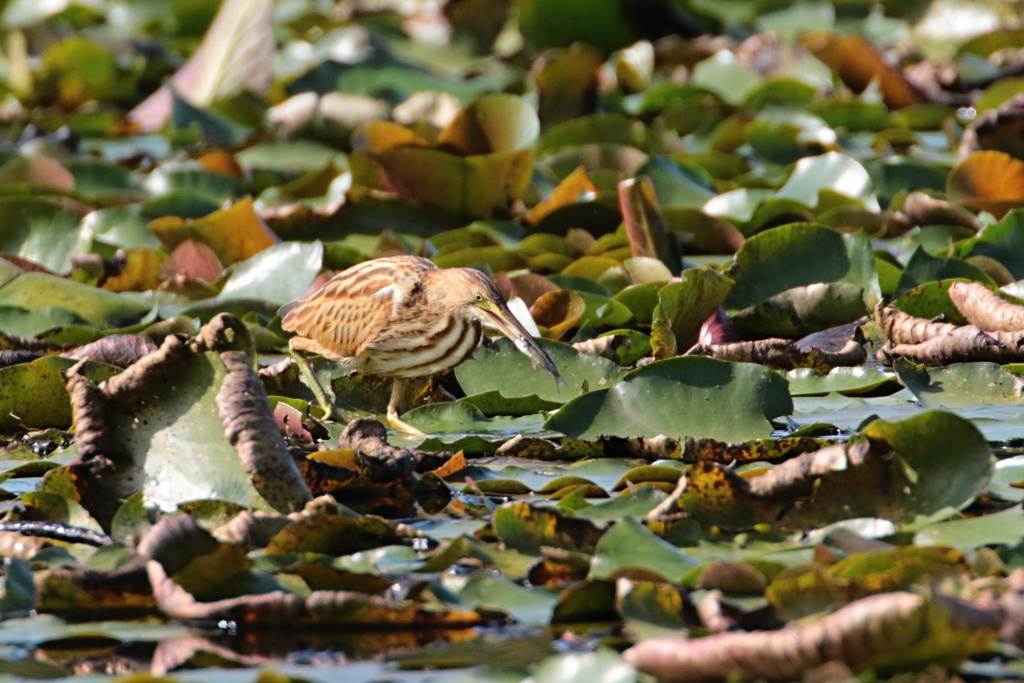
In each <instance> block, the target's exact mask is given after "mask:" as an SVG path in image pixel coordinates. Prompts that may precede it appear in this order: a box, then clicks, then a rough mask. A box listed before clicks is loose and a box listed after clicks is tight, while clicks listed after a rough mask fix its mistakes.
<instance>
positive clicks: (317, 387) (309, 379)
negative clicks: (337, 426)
mask: <svg viewBox="0 0 1024 683" xmlns="http://www.w3.org/2000/svg"><path fill="white" fill-rule="evenodd" d="M288 350H289V351H291V354H292V358H293V359H295V363H296V365H298V366H299V374H301V375H302V379H304V380H305V381H306V384H307V385H308V386H309V388H310V389H312V390H313V395H314V396H316V402H317V403H319V404H320V407H321V408H323V409H324V410H325V411H327V417H329V418H334V419H336V420H338V421H339V422H344V420H343V419H342V418H341V416H340V415H338V413H337V411H335V409H334V403H333V402H332V401H331V400H330V399H329V398H327V392H326V391H324V387H323V385H322V384H320V380H318V379H317V378H316V375H315V374H314V373H313V368H312V367H310V365H309V361H308V360H306V357H305V356H304V355H303V353H302V351H299V350H298V349H296V348H295V347H294V346H292V344H291V342H289V343H288Z"/></svg>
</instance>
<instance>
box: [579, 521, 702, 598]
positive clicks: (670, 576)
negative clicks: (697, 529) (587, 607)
mask: <svg viewBox="0 0 1024 683" xmlns="http://www.w3.org/2000/svg"><path fill="white" fill-rule="evenodd" d="M699 564H700V563H699V562H698V561H697V560H695V559H694V558H692V557H690V556H689V555H687V554H686V553H684V552H683V551H681V550H680V549H679V548H676V547H675V546H674V545H672V544H671V543H669V542H668V541H666V540H664V539H662V538H659V537H658V536H656V535H655V534H654V533H653V532H651V531H650V530H649V529H647V528H646V527H644V525H643V524H641V523H640V522H639V521H637V520H636V519H633V518H632V517H625V518H623V519H621V520H620V521H618V522H617V523H616V524H615V526H613V527H612V528H611V529H610V530H609V531H607V532H605V534H604V536H602V537H601V540H600V541H599V542H598V544H597V549H596V550H595V551H594V563H593V565H592V566H591V569H590V578H592V579H608V578H614V577H615V575H616V574H617V573H619V572H621V571H623V570H625V569H629V568H633V569H636V570H640V571H643V572H645V573H654V574H656V575H659V576H660V577H662V578H663V579H664V580H666V581H670V582H672V583H679V582H680V581H681V580H682V578H683V576H685V575H686V574H687V573H688V572H689V571H691V570H692V569H693V568H694V567H696V566H698V565H699Z"/></svg>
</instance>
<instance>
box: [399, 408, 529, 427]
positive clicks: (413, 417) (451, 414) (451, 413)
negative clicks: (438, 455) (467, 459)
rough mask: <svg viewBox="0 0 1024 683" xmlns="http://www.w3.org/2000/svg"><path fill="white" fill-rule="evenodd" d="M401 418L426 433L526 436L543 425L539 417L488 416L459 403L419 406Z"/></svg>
mask: <svg viewBox="0 0 1024 683" xmlns="http://www.w3.org/2000/svg"><path fill="white" fill-rule="evenodd" d="M402 419H403V420H406V421H407V422H409V423H410V424H412V425H413V426H415V427H417V428H419V429H421V430H422V431H423V432H425V433H427V434H481V433H486V432H513V433H527V434H529V433H533V432H539V431H541V429H542V427H543V424H544V421H543V418H542V417H541V416H539V415H524V416H522V417H504V416H499V417H487V416H486V415H484V414H483V413H482V412H480V410H479V409H478V408H477V407H476V406H474V405H472V404H471V403H464V402H461V401H455V402H450V403H431V404H429V405H425V406H419V407H418V408H413V409H412V410H410V411H409V412H407V413H405V414H404V415H402Z"/></svg>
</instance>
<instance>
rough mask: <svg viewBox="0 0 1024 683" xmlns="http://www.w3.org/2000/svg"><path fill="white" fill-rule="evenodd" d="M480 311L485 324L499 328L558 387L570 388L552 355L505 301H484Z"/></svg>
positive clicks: (479, 308)
mask: <svg viewBox="0 0 1024 683" xmlns="http://www.w3.org/2000/svg"><path fill="white" fill-rule="evenodd" d="M478 310H479V311H480V312H481V313H482V314H483V315H482V316H481V317H482V318H483V320H484V322H486V323H489V324H490V325H493V326H494V327H496V328H498V330H500V331H501V333H502V334H504V335H505V336H506V337H508V338H509V339H511V340H512V343H513V344H515V345H516V348H517V349H519V350H520V351H522V352H523V354H525V355H526V356H528V357H529V358H530V360H532V361H533V364H534V365H539V366H540V367H541V368H543V369H544V370H546V371H547V372H548V373H549V374H551V375H553V376H554V378H555V384H556V386H559V387H561V386H568V384H567V383H566V381H565V379H564V378H563V377H562V375H560V374H559V372H558V367H557V366H556V365H555V361H554V360H553V359H552V358H551V354H549V353H548V352H547V351H545V350H544V347H542V346H541V345H540V344H539V343H538V342H537V340H536V339H534V338H533V335H531V334H530V332H529V331H528V330H527V329H526V328H525V327H524V326H523V324H522V323H521V322H519V319H518V318H516V316H515V314H514V313H512V311H511V309H509V307H508V305H507V304H506V303H505V302H504V301H501V302H498V301H490V300H489V301H484V302H483V303H481V304H480V305H479V307H478Z"/></svg>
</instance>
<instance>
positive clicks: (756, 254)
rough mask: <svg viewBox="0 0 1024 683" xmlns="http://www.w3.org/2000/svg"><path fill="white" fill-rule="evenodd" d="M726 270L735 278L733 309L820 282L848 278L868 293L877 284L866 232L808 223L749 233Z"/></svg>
mask: <svg viewBox="0 0 1024 683" xmlns="http://www.w3.org/2000/svg"><path fill="white" fill-rule="evenodd" d="M725 274H726V275H727V276H729V277H730V278H732V279H733V280H734V281H735V282H736V285H735V286H734V287H733V289H732V291H731V292H730V293H729V297H728V299H727V300H726V305H727V306H729V307H730V308H747V307H748V306H754V305H756V304H758V303H760V302H762V301H764V300H765V299H767V298H769V297H772V296H775V295H776V294H781V293H782V292H785V291H786V290H788V289H792V288H793V287H800V286H803V285H812V284H815V283H819V282H845V283H850V284H853V285H858V286H860V287H863V288H864V289H865V290H866V291H876V290H877V287H878V284H877V276H876V275H875V257H874V253H873V252H872V251H871V244H870V241H869V240H868V237H867V234H866V233H864V232H859V233H855V234H852V235H843V234H840V233H838V232H836V231H835V230H833V229H831V228H826V227H824V226H821V225H814V224H806V223H793V224H790V225H784V226H781V227H778V228H773V229H771V230H765V231H764V232H761V233H758V234H757V235H754V236H753V237H750V238H749V239H747V241H746V242H744V243H743V246H742V247H741V248H740V250H739V251H738V252H737V253H736V260H735V263H734V264H733V265H732V267H730V268H729V269H728V270H727V271H726V273H725ZM869 303H870V304H872V305H873V303H874V302H873V301H871V302H869Z"/></svg>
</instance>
